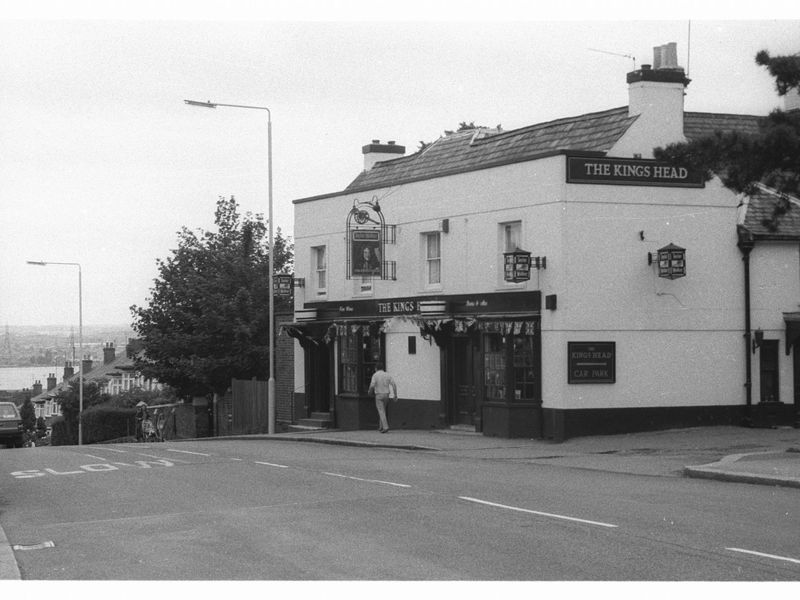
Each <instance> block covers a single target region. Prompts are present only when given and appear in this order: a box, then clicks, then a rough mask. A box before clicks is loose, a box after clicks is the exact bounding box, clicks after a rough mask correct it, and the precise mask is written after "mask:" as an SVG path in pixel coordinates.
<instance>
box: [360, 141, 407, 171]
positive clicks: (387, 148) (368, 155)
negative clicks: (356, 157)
mask: <svg viewBox="0 0 800 600" xmlns="http://www.w3.org/2000/svg"><path fill="white" fill-rule="evenodd" d="M361 153H362V154H363V155H364V170H365V171H369V170H370V169H371V168H372V167H373V166H375V163H379V162H383V161H385V160H392V159H393V158H400V157H401V156H403V155H404V154H405V153H406V147H405V146H398V145H397V144H396V143H395V142H394V140H391V141H389V142H386V143H385V144H381V141H380V140H372V143H370V144H367V145H366V146H362V147H361Z"/></svg>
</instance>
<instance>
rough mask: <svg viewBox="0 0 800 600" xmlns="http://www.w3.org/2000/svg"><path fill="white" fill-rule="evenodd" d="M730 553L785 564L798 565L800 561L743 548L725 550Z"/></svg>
mask: <svg viewBox="0 0 800 600" xmlns="http://www.w3.org/2000/svg"><path fill="white" fill-rule="evenodd" d="M725 550H730V551H731V552H741V553H743V554H752V555H754V556H761V557H763V558H774V559H775V560H785V561H786V562H790V563H795V564H798V565H800V560H798V559H796V558H789V557H788V556H777V555H775V554H764V553H763V552H756V551H754V550H744V549H743V548H725Z"/></svg>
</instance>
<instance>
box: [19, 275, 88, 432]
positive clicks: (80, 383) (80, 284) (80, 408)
mask: <svg viewBox="0 0 800 600" xmlns="http://www.w3.org/2000/svg"><path fill="white" fill-rule="evenodd" d="M27 262H28V264H29V265H37V266H40V267H46V266H47V265H69V266H72V267H78V347H79V348H80V361H81V364H80V367H81V368H80V369H79V370H78V445H79V446H82V445H83V423H82V422H81V417H82V416H83V282H82V280H81V265H80V263H76V262H53V261H43V260H29V261H27Z"/></svg>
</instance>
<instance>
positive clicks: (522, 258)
mask: <svg viewBox="0 0 800 600" xmlns="http://www.w3.org/2000/svg"><path fill="white" fill-rule="evenodd" d="M503 258H504V260H505V264H504V273H505V280H506V281H513V282H514V283H518V282H520V281H528V280H530V278H531V253H530V252H526V251H525V250H520V249H519V248H517V249H515V250H514V251H512V252H504V253H503Z"/></svg>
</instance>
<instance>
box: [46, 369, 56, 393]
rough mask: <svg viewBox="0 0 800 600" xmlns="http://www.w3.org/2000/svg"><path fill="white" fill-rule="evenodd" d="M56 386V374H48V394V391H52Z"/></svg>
mask: <svg viewBox="0 0 800 600" xmlns="http://www.w3.org/2000/svg"><path fill="white" fill-rule="evenodd" d="M57 385H58V379H56V374H55V373H50V374H49V375H48V376H47V391H48V392H49V391H50V390H52V389H53V388H54V387H56V386H57Z"/></svg>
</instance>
